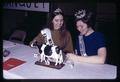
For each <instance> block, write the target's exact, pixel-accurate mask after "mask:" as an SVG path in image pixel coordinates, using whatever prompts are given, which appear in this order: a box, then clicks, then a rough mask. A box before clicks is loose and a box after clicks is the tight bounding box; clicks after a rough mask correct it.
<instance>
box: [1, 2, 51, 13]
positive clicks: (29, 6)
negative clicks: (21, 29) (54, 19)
mask: <svg viewBox="0 0 120 82" xmlns="http://www.w3.org/2000/svg"><path fill="white" fill-rule="evenodd" d="M3 8H5V9H17V10H30V11H41V12H49V3H15V2H14V3H4V5H3Z"/></svg>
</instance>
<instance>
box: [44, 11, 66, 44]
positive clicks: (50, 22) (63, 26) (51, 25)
mask: <svg viewBox="0 0 120 82" xmlns="http://www.w3.org/2000/svg"><path fill="white" fill-rule="evenodd" d="M57 15H62V16H63V25H62V27H61V28H60V29H59V30H60V34H61V39H62V40H61V41H63V43H64V44H65V41H66V31H67V30H66V24H65V19H64V14H63V13H62V12H55V13H52V14H51V15H50V16H49V19H48V23H47V26H46V27H47V28H49V29H50V30H54V26H53V23H52V21H53V19H54V17H55V16H57Z"/></svg>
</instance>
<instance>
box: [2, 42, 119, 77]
mask: <svg viewBox="0 0 120 82" xmlns="http://www.w3.org/2000/svg"><path fill="white" fill-rule="evenodd" d="M7 43H9V44H7ZM6 45H14V44H13V43H11V42H9V41H5V40H4V42H3V47H4V46H6ZM15 45H16V46H14V47H7V49H8V50H10V52H11V53H10V55H9V56H7V57H3V61H6V60H7V59H9V58H17V59H20V60H24V61H26V63H24V64H22V65H19V66H17V67H15V68H12V69H10V70H8V71H6V70H3V77H4V78H5V79H115V78H116V74H117V73H116V72H117V67H116V66H114V65H109V64H101V65H100V64H88V63H78V62H74V67H73V68H71V66H70V64H66V65H65V66H64V67H63V68H62V69H60V70H58V69H53V68H49V67H44V66H39V65H35V64H34V63H35V62H36V59H35V58H34V56H33V54H34V53H38V49H35V48H31V47H29V46H26V45H23V44H17V43H16V44H15Z"/></svg>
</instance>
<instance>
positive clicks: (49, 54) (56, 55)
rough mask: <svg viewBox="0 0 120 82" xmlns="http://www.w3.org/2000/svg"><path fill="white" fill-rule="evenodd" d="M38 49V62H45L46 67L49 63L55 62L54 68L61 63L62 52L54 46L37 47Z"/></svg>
mask: <svg viewBox="0 0 120 82" xmlns="http://www.w3.org/2000/svg"><path fill="white" fill-rule="evenodd" d="M37 46H38V49H39V54H38V56H39V58H40V62H43V61H45V63H46V64H47V65H50V62H55V66H56V65H58V64H62V63H63V52H62V50H61V49H60V48H59V47H58V46H55V45H46V44H42V45H40V46H39V45H37Z"/></svg>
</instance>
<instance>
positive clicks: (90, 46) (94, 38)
mask: <svg viewBox="0 0 120 82" xmlns="http://www.w3.org/2000/svg"><path fill="white" fill-rule="evenodd" d="M83 39H84V43H85V50H86V54H87V55H88V56H92V55H97V50H98V49H99V48H101V47H105V39H104V36H103V34H102V33H100V32H93V33H92V34H90V35H88V36H83ZM75 48H76V49H77V53H78V55H80V48H79V38H78V37H77V39H76V46H75Z"/></svg>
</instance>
